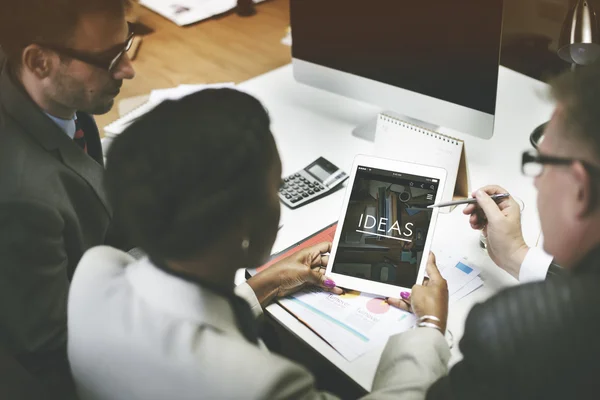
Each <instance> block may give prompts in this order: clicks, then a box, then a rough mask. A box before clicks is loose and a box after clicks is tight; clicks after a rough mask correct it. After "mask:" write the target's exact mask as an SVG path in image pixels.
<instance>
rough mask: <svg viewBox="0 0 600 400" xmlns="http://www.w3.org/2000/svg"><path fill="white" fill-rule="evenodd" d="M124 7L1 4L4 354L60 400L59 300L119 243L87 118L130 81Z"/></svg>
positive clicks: (110, 3)
mask: <svg viewBox="0 0 600 400" xmlns="http://www.w3.org/2000/svg"><path fill="white" fill-rule="evenodd" d="M126 6H127V4H126V1H125V0H18V1H9V2H2V4H1V5H0V46H1V49H0V50H1V51H0V53H4V55H1V56H0V347H1V348H4V350H5V353H8V354H9V355H11V356H13V357H14V358H15V359H16V360H17V361H18V362H19V363H20V364H21V365H22V366H23V367H24V368H25V369H26V370H27V371H29V373H31V374H32V375H33V376H34V377H36V378H39V380H40V381H41V382H42V384H43V385H45V387H46V394H48V395H49V396H52V395H54V396H55V397H56V398H61V399H64V398H69V396H70V395H71V393H72V383H71V378H70V372H69V367H68V363H67V357H66V338H67V332H66V301H67V295H68V289H69V284H70V280H71V277H72V275H73V272H74V269H75V266H76V265H77V263H78V262H79V259H80V257H81V255H82V254H83V253H84V252H85V251H86V250H87V249H88V248H90V247H93V246H96V245H100V244H104V243H107V242H108V243H111V244H113V245H116V246H119V247H123V246H122V245H121V241H119V240H118V239H117V238H118V236H119V235H118V232H116V231H117V230H115V229H113V227H114V223H113V222H112V221H113V220H114V218H113V216H112V211H111V208H110V206H109V204H108V203H107V200H106V196H105V193H104V188H103V184H102V179H103V172H104V163H103V155H102V148H101V145H100V136H99V132H98V129H97V127H96V125H95V123H94V120H93V118H92V117H91V114H102V113H106V112H108V111H109V110H110V109H111V107H112V106H113V104H114V99H115V97H116V96H117V94H118V93H119V90H120V87H121V85H122V83H123V80H125V79H131V78H133V76H134V71H133V67H132V65H131V62H130V60H129V58H128V56H127V53H126V52H127V49H128V48H129V46H131V41H132V38H133V32H132V31H131V29H130V27H129V26H128V24H127V23H126V21H125V11H126ZM113 233H114V234H113ZM90 312H93V310H90ZM0 397H3V395H2V393H0Z"/></svg>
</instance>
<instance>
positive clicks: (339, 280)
mask: <svg viewBox="0 0 600 400" xmlns="http://www.w3.org/2000/svg"><path fill="white" fill-rule="evenodd" d="M359 165H360V166H361V167H371V168H376V169H381V170H386V171H394V172H398V173H405V174H410V175H417V176H423V177H427V178H434V179H438V180H439V184H438V190H437V193H436V196H435V203H439V202H440V201H441V200H442V195H443V193H444V187H445V185H446V170H445V169H443V168H438V167H431V166H427V165H421V164H413V163H408V162H403V161H396V160H389V159H385V158H379V157H371V156H365V155H358V156H356V158H355V159H354V163H353V165H352V173H351V175H350V179H349V180H348V182H349V183H348V185H347V186H346V194H345V195H344V203H343V205H342V212H341V214H340V218H339V220H338V225H337V228H336V230H335V238H334V240H333V245H332V248H331V254H330V256H329V262H328V264H327V272H326V274H327V276H328V277H330V278H331V279H333V280H334V281H335V283H336V285H337V286H339V287H342V288H346V289H352V290H358V291H361V292H366V293H372V294H376V295H379V296H384V297H395V298H398V297H399V296H400V292H410V291H411V288H404V287H401V286H395V285H390V284H387V283H380V282H375V281H370V280H368V279H362V278H354V277H351V276H348V275H342V274H336V273H335V272H333V271H332V269H333V264H334V263H335V256H336V253H337V249H338V244H339V242H340V236H341V234H342V228H343V226H344V219H345V217H346V212H347V211H348V204H349V202H350V195H351V194H352V188H353V187H354V180H355V179H356V171H357V170H358V166H359ZM438 213H439V210H438V209H437V208H434V209H433V212H432V215H431V221H430V223H429V229H428V231H427V239H426V241H425V247H424V249H423V257H421V264H420V265H419V272H418V274H417V280H416V282H415V283H417V282H418V283H421V282H423V278H424V276H425V267H426V266H427V259H428V256H427V255H428V254H429V251H430V249H431V243H432V241H433V235H434V232H435V225H436V222H437V216H438Z"/></svg>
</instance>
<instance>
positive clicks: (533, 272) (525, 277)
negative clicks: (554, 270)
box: [519, 247, 552, 283]
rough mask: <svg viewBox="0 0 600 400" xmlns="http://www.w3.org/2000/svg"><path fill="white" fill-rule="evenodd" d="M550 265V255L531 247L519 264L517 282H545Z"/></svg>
mask: <svg viewBox="0 0 600 400" xmlns="http://www.w3.org/2000/svg"><path fill="white" fill-rule="evenodd" d="M551 263H552V256H551V255H550V254H548V253H546V252H545V251H544V250H542V249H540V248H539V247H531V248H530V249H529V251H528V252H527V254H526V255H525V259H524V260H523V263H522V264H521V270H520V271H519V282H521V283H527V282H535V281H543V280H545V279H546V274H547V273H548V268H550V264H551Z"/></svg>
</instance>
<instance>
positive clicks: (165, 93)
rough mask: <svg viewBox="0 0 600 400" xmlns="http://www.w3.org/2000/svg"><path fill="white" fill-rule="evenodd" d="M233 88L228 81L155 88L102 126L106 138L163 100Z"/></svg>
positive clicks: (113, 135) (118, 132)
mask: <svg viewBox="0 0 600 400" xmlns="http://www.w3.org/2000/svg"><path fill="white" fill-rule="evenodd" d="M224 87H227V88H233V87H235V85H234V84H233V83H231V82H229V83H217V84H211V85H204V84H202V85H179V86H177V87H174V88H168V89H157V90H153V91H152V92H151V93H150V98H149V99H148V101H147V102H146V103H144V104H142V105H141V106H140V107H138V108H136V109H134V110H132V111H131V112H129V113H127V114H126V115H124V116H122V117H121V118H119V119H118V120H116V121H114V122H112V123H110V124H109V125H107V126H105V127H104V133H105V136H106V137H107V138H112V137H115V136H117V135H119V134H120V133H122V132H123V131H124V130H125V128H127V127H128V126H129V125H131V124H132V123H133V121H135V120H136V119H138V118H140V117H141V116H142V115H144V114H146V113H148V112H150V111H151V110H152V109H154V107H156V106H157V105H159V104H160V103H162V102H163V101H165V100H179V99H181V98H182V97H185V96H187V95H189V94H192V93H195V92H199V91H200V90H204V89H219V88H224Z"/></svg>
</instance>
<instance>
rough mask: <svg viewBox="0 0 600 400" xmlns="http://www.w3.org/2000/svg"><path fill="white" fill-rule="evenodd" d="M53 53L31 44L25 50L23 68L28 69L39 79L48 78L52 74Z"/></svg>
mask: <svg viewBox="0 0 600 400" xmlns="http://www.w3.org/2000/svg"><path fill="white" fill-rule="evenodd" d="M52 56H53V55H52V53H51V52H49V51H47V50H45V49H43V48H42V47H40V46H38V45H37V44H30V45H29V46H27V47H26V48H25V49H24V50H23V56H22V62H23V67H24V68H27V69H28V70H29V71H31V73H33V74H34V75H35V76H36V77H37V78H39V79H44V78H47V77H48V76H49V75H50V73H51V72H52V66H53V60H52Z"/></svg>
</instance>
